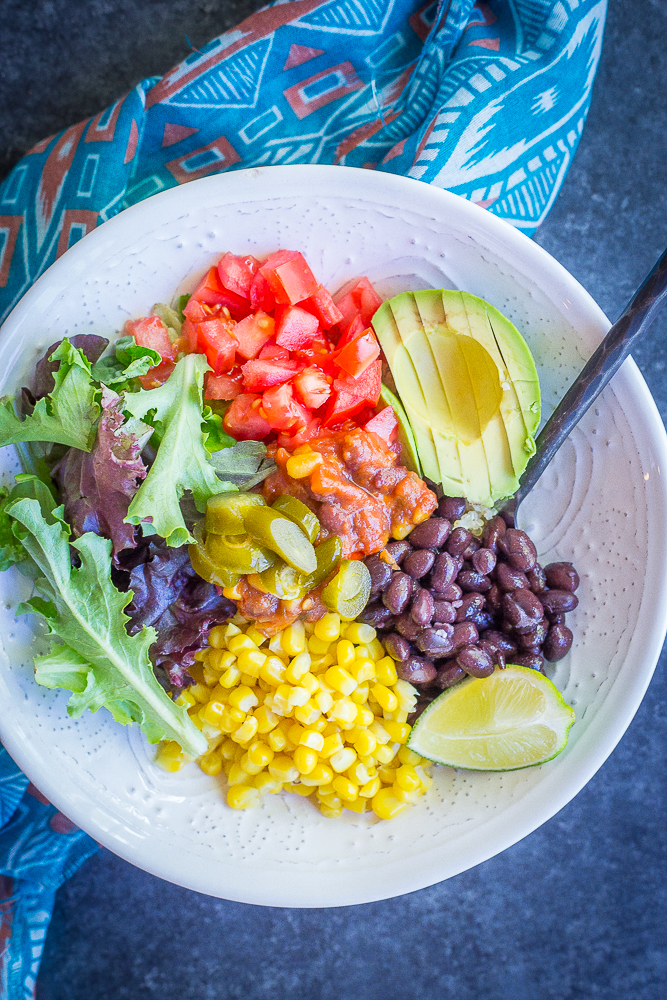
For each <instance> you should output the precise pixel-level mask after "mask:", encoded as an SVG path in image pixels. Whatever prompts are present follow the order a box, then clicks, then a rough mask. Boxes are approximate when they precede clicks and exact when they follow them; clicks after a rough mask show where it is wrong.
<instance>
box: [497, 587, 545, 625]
mask: <svg viewBox="0 0 667 1000" xmlns="http://www.w3.org/2000/svg"><path fill="white" fill-rule="evenodd" d="M503 615H504V620H505V621H506V622H508V624H510V625H511V626H512V628H513V629H514V630H515V631H516V632H532V631H533V630H534V628H535V626H536V625H537V623H538V622H539V621H540V619H541V618H543V617H544V608H543V607H542V605H541V604H540V602H539V601H538V599H537V597H535V594H533V592H532V591H531V590H513V591H512V593H511V594H505V596H504V597H503Z"/></svg>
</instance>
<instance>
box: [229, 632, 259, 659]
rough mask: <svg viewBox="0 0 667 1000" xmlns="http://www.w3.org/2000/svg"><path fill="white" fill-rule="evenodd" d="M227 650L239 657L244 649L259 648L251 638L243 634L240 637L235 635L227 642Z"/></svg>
mask: <svg viewBox="0 0 667 1000" xmlns="http://www.w3.org/2000/svg"><path fill="white" fill-rule="evenodd" d="M227 649H228V650H229V651H230V653H234V654H235V655H236V656H238V655H239V653H240V652H241V650H242V649H257V646H256V645H255V643H254V642H253V641H252V639H251V638H250V636H247V635H244V634H243V633H242V632H241V633H239V635H233V636H232V637H231V638H230V639H228V640H227Z"/></svg>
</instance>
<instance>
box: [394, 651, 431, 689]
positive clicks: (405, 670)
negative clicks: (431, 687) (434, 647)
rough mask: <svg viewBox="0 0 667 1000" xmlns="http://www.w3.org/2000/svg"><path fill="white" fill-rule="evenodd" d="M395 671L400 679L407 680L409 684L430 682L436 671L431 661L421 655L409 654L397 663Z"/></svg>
mask: <svg viewBox="0 0 667 1000" xmlns="http://www.w3.org/2000/svg"><path fill="white" fill-rule="evenodd" d="M397 672H398V676H399V677H400V678H401V680H404V681H409V682H410V684H431V683H432V682H433V681H434V680H435V678H436V676H437V673H438V671H437V670H436V668H435V664H434V663H433V661H432V660H427V659H425V658H424V657H423V656H410V657H409V658H408V659H407V660H405V661H404V662H403V663H401V664H399V666H398V668H397Z"/></svg>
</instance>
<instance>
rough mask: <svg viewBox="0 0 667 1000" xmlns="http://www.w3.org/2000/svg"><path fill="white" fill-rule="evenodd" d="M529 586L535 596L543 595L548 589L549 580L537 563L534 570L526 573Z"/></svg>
mask: <svg viewBox="0 0 667 1000" xmlns="http://www.w3.org/2000/svg"><path fill="white" fill-rule="evenodd" d="M526 576H527V578H528V586H529V587H530V589H531V590H532V592H533V593H534V594H541V593H542V591H543V590H544V589H545V588H546V585H547V578H546V575H545V573H544V570H543V569H542V567H541V566H540V564H539V563H535V565H534V566H533V568H532V569H529V570H528V572H527V573H526Z"/></svg>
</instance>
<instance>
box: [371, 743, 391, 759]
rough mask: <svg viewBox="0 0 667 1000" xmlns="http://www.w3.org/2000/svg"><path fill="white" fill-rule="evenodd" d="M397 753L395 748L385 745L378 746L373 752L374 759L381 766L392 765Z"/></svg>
mask: <svg viewBox="0 0 667 1000" xmlns="http://www.w3.org/2000/svg"><path fill="white" fill-rule="evenodd" d="M394 756H395V751H394V748H393V747H391V746H389V744H388V743H385V745H384V746H378V747H376V748H375V750H374V751H373V757H374V758H375V760H376V761H378V763H380V764H390V763H391V761H392V760H393V759H394Z"/></svg>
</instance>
